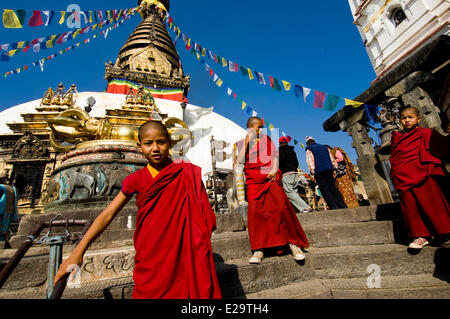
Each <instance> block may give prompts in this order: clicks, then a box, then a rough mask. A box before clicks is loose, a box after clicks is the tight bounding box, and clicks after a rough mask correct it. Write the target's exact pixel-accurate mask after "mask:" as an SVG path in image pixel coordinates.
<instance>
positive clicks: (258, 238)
mask: <svg viewBox="0 0 450 319" xmlns="http://www.w3.org/2000/svg"><path fill="white" fill-rule="evenodd" d="M254 144H255V145H251V144H250V145H249V148H250V149H249V150H247V152H246V155H245V166H244V167H245V168H244V169H245V177H246V185H247V200H248V235H249V237H250V246H251V249H252V250H260V249H263V248H269V247H279V246H284V245H287V244H288V243H292V244H295V245H297V246H298V247H303V248H306V247H309V243H308V239H307V238H306V235H305V232H304V231H303V228H302V226H301V225H300V222H299V220H298V218H297V216H296V215H295V212H294V209H293V208H292V206H291V203H290V201H289V199H288V198H287V196H286V193H285V192H284V189H283V186H282V183H281V177H282V174H281V171H280V170H278V172H277V179H276V180H275V181H273V182H269V181H268V180H267V174H268V173H269V172H270V170H271V168H272V164H273V158H274V157H278V151H277V149H276V147H275V145H274V144H273V143H272V141H271V139H270V137H269V136H267V135H262V136H261V139H260V140H259V141H258V142H256V143H254Z"/></svg>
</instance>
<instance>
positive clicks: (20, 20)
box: [2, 6, 137, 29]
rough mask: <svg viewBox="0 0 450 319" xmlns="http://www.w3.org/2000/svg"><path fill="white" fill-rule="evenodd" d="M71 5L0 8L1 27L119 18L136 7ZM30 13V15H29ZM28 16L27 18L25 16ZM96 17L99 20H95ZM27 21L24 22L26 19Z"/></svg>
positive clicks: (90, 21) (35, 25)
mask: <svg viewBox="0 0 450 319" xmlns="http://www.w3.org/2000/svg"><path fill="white" fill-rule="evenodd" d="M70 7H71V6H69V7H68V9H66V10H67V11H55V10H23V9H18V10H12V9H2V10H3V13H2V22H3V27H5V28H8V29H19V28H23V27H24V26H26V25H28V26H30V27H39V26H46V27H47V26H49V25H51V24H52V23H53V22H54V21H58V23H59V24H63V23H64V21H67V20H69V19H72V21H73V22H79V23H81V22H84V23H85V24H89V23H93V22H94V21H95V22H98V21H102V20H104V18H107V20H110V19H114V20H120V19H121V18H124V17H125V16H127V15H128V14H130V13H131V11H133V12H134V11H136V10H137V7H136V8H128V9H120V10H97V11H81V10H76V9H75V10H71V11H69V9H70ZM30 15H31V16H30ZM27 16H28V18H27ZM97 18H98V19H99V20H97ZM27 20H28V22H27V23H26V21H27Z"/></svg>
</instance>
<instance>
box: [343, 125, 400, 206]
mask: <svg viewBox="0 0 450 319" xmlns="http://www.w3.org/2000/svg"><path fill="white" fill-rule="evenodd" d="M347 133H348V134H349V135H350V136H351V137H352V138H353V143H352V146H353V147H354V148H355V150H356V153H357V154H358V158H357V160H356V162H357V164H358V167H359V170H360V173H361V177H362V180H363V183H364V187H365V189H366V192H367V196H368V197H369V201H370V203H371V204H372V205H374V204H382V203H390V202H392V195H391V192H390V190H389V185H388V183H387V182H386V180H385V179H384V178H383V177H382V176H383V175H384V174H383V172H382V167H381V165H380V162H378V161H377V157H376V155H375V151H374V149H373V147H372V143H371V139H370V137H369V134H368V132H367V129H366V127H364V126H363V125H361V123H359V122H354V123H352V124H350V125H349V126H348V127H347Z"/></svg>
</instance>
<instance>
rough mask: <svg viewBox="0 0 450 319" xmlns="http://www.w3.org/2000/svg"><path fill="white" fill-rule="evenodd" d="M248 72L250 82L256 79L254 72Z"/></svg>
mask: <svg viewBox="0 0 450 319" xmlns="http://www.w3.org/2000/svg"><path fill="white" fill-rule="evenodd" d="M247 70H248V77H249V79H250V80H253V79H254V77H253V72H252V70H250V69H247Z"/></svg>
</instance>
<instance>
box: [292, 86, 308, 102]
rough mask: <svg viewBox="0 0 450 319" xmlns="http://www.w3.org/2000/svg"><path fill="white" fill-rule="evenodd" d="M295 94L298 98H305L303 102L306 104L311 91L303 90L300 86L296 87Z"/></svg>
mask: <svg viewBox="0 0 450 319" xmlns="http://www.w3.org/2000/svg"><path fill="white" fill-rule="evenodd" d="M294 93H295V96H296V97H300V96H303V101H304V102H305V103H306V97H307V96H308V95H309V93H311V89H308V88H303V87H301V86H299V85H294Z"/></svg>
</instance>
